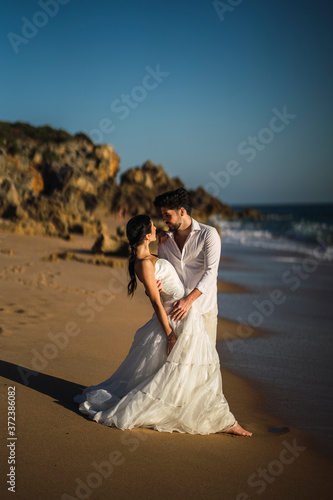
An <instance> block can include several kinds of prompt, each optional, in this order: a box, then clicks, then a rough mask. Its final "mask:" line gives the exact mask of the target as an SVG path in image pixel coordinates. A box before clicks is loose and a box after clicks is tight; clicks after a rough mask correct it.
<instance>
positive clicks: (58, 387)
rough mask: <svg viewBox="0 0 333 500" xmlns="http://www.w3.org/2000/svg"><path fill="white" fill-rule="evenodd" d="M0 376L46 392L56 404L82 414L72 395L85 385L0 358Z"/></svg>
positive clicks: (43, 392)
mask: <svg viewBox="0 0 333 500" xmlns="http://www.w3.org/2000/svg"><path fill="white" fill-rule="evenodd" d="M0 376H1V377H4V378H6V379H9V380H12V381H13V382H15V383H16V384H20V385H23V386H25V387H29V389H33V390H34V391H38V392H40V393H42V394H46V395H47V396H50V397H51V398H52V399H54V400H55V402H56V403H57V404H59V405H61V406H63V407H64V408H67V409H68V410H71V411H73V412H75V413H77V414H79V415H80V416H83V415H82V413H80V412H79V410H78V405H77V404H76V403H74V402H73V397H74V396H76V395H77V394H81V392H82V390H83V389H85V386H82V385H80V384H76V383H74V382H70V381H69V380H64V379H62V378H58V377H53V376H52V375H46V374H45V373H41V372H36V371H32V370H30V369H29V368H26V367H24V366H20V365H16V364H14V363H8V362H7V361H2V360H0Z"/></svg>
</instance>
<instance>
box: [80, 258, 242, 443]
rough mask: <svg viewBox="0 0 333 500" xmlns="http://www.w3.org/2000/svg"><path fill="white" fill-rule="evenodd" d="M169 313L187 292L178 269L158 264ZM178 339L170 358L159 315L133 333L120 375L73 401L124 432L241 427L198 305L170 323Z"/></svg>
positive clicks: (200, 431)
mask: <svg viewBox="0 0 333 500" xmlns="http://www.w3.org/2000/svg"><path fill="white" fill-rule="evenodd" d="M155 277H156V278H157V279H160V280H161V281H162V286H163V291H162V293H161V300H162V302H163V305H164V307H165V309H166V311H167V312H168V311H169V310H170V308H171V306H172V304H173V302H175V300H178V299H180V298H181V297H183V296H184V294H185V290H184V287H183V284H182V283H181V281H180V279H179V277H178V275H177V273H176V270H175V269H174V267H173V266H172V265H171V264H170V262H168V261H167V260H165V259H159V260H157V261H156V263H155ZM170 324H171V326H172V328H173V331H174V332H175V335H176V337H177V342H176V343H175V345H174V347H173V349H172V351H171V353H170V355H169V356H168V357H167V355H166V344H167V343H166V335H165V333H164V331H163V329H162V327H161V324H160V322H159V320H158V319H157V316H156V314H155V313H154V314H153V316H152V318H151V320H150V321H148V323H146V324H145V325H144V326H142V327H141V328H139V330H137V332H136V333H135V336H134V340H133V344H132V346H131V348H130V351H129V353H128V355H127V357H126V358H125V360H124V361H123V363H122V364H121V365H120V366H119V368H118V369H117V370H116V372H115V373H114V374H113V375H112V376H111V377H110V378H109V379H107V380H105V381H104V382H102V383H100V384H99V385H96V386H91V387H87V388H86V389H84V391H83V392H82V394H81V395H79V396H75V397H74V401H75V402H76V403H80V406H79V409H80V411H81V412H82V413H85V414H88V415H89V417H90V418H91V419H93V420H95V421H96V422H99V423H100V424H103V425H108V426H116V427H119V428H120V429H132V428H133V427H147V428H152V429H156V430H158V431H163V432H172V431H178V432H187V433H190V434H210V433H216V432H223V431H226V430H228V429H231V428H232V427H233V426H234V425H236V424H237V421H236V420H235V417H234V416H233V414H232V413H231V412H230V410H229V405H228V403H227V401H226V399H225V397H224V395H223V392H222V377H221V372H220V363H219V357H218V354H217V351H216V349H215V346H214V345H213V342H212V340H211V338H210V337H209V335H208V333H207V331H206V330H205V327H204V323H203V320H202V317H201V315H200V314H199V313H198V312H197V310H196V307H195V303H194V304H193V306H192V308H191V310H190V312H189V313H188V315H187V316H186V318H185V319H184V320H182V321H178V322H175V321H172V320H171V321H170Z"/></svg>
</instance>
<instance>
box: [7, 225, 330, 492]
mask: <svg viewBox="0 0 333 500" xmlns="http://www.w3.org/2000/svg"><path fill="white" fill-rule="evenodd" d="M93 240H94V237H76V238H75V239H74V240H73V241H63V240H61V239H58V238H52V239H50V238H49V239H48V238H45V237H33V236H23V235H16V234H8V235H7V236H6V237H5V238H3V241H2V245H1V249H2V250H4V249H6V248H7V249H8V250H12V251H13V253H0V280H1V285H2V286H1V291H0V297H1V303H2V304H3V305H2V306H1V311H0V314H1V315H0V320H1V324H0V326H1V329H2V330H1V335H0V343H1V348H2V352H3V355H2V361H1V362H0V368H1V373H0V374H1V394H2V397H5V396H6V395H7V390H8V386H12V385H14V384H15V386H16V397H17V409H16V411H17V437H18V441H17V443H18V445H17V450H16V453H17V459H18V460H17V464H18V465H17V471H16V475H17V491H16V498H18V499H23V498H27V497H26V494H27V492H28V493H29V497H30V498H37V497H43V498H45V497H47V498H50V499H53V498H63V497H62V495H64V494H65V493H66V494H67V495H71V496H72V497H74V498H79V496H77V495H78V491H81V494H83V493H82V492H83V491H84V486H83V485H85V487H86V488H88V489H90V494H89V497H90V495H91V498H98V499H103V498H107V496H108V495H109V493H110V487H111V486H112V491H114V492H115V494H116V496H117V498H119V499H127V498H133V497H135V498H139V499H141V498H147V497H148V498H149V497H150V498H152V497H153V498H155V497H156V498H157V497H159V498H163V499H164V498H165V499H166V498H169V497H170V495H172V496H173V497H174V498H176V499H178V498H179V499H181V498H182V499H183V498H187V497H189V496H191V497H193V498H198V499H199V498H200V499H201V498H202V499H203V498H207V497H208V498H212V499H216V500H217V499H220V498H221V497H222V496H223V498H226V499H229V498H230V499H234V498H238V500H240V499H243V500H244V499H247V498H253V497H254V494H255V496H256V494H257V493H258V494H259V490H260V485H259V484H255V483H256V482H257V483H258V482H260V481H261V488H264V490H265V492H266V493H265V495H266V494H267V497H266V498H283V497H286V496H288V495H289V496H290V491H293V493H292V497H293V499H298V498H299V499H301V498H302V500H303V499H306V498H309V499H310V498H311V499H312V498H314V496H315V494H316V493H318V489H319V488H320V490H321V491H323V492H326V491H327V494H328V492H329V491H330V490H329V484H328V483H329V480H328V477H329V475H328V471H329V462H328V460H327V459H326V457H324V456H322V455H321V454H319V453H318V452H317V451H316V450H315V449H313V447H312V445H311V444H310V443H309V441H308V438H307V436H306V434H305V433H304V432H301V431H298V430H297V429H294V428H290V432H289V433H287V434H283V435H276V434H275V435H274V434H270V433H268V432H267V428H268V427H269V426H272V425H283V423H282V422H281V420H279V419H278V418H277V417H276V416H275V415H273V414H270V413H269V412H267V409H266V408H265V404H264V402H263V398H262V395H261V393H260V392H258V391H257V390H256V388H255V387H254V386H253V384H252V382H249V381H248V380H246V379H244V378H242V377H240V376H236V375H235V374H234V373H231V372H230V371H229V370H228V369H225V368H224V367H223V360H222V362H221V365H222V377H223V387H224V393H225V396H226V398H227V400H228V402H229V405H230V408H231V411H232V412H233V413H234V414H235V417H236V419H237V420H238V421H239V423H240V424H241V425H243V426H244V427H245V428H249V430H251V431H253V432H254V436H253V437H252V438H242V437H234V436H230V435H226V434H216V435H214V434H213V435H208V436H200V435H186V434H178V433H173V434H166V433H158V432H157V431H152V430H148V429H134V430H132V431H120V430H119V429H115V428H112V429H110V428H108V427H104V426H102V425H99V424H97V423H95V422H93V421H90V420H89V419H87V418H86V417H84V416H83V415H81V414H80V413H79V412H78V410H77V405H75V404H74V403H73V402H72V397H73V396H74V395H76V394H78V393H79V392H80V391H81V389H82V387H84V386H86V385H92V384H94V383H98V382H100V381H102V380H105V379H106V378H107V377H108V376H110V375H111V374H112V373H113V372H114V371H115V369H116V368H117V366H118V365H119V364H120V363H121V361H122V360H123V358H124V357H125V355H126V354H127V352H128V349H129V347H130V345H131V342H132V338H133V335H134V332H135V330H136V329H137V328H138V327H140V326H141V325H142V324H144V323H145V322H146V321H147V319H148V318H149V317H150V316H151V307H150V304H149V302H148V300H147V297H146V296H145V295H144V292H143V289H142V286H140V287H139V288H138V291H137V293H136V295H135V297H134V299H133V300H129V299H128V298H127V296H126V283H127V280H126V270H125V269H124V268H119V269H118V268H117V269H112V268H105V267H104V268H103V267H101V266H96V265H95V266H94V265H86V264H84V263H81V262H76V261H59V262H46V261H43V260H42V258H43V257H45V256H46V255H48V254H49V253H51V252H52V251H55V250H59V251H63V250H64V249H67V250H72V251H74V250H75V249H78V248H80V249H81V251H82V250H84V249H85V248H86V249H88V247H89V248H91V246H92V243H93ZM220 286H221V285H220ZM222 286H224V287H225V290H228V292H227V291H225V293H229V294H239V293H240V287H239V286H235V287H234V288H233V285H232V284H231V283H224V284H223V285H222ZM105 290H107V291H108V292H106V291H105ZM232 290H234V291H232ZM103 291H104V292H103ZM98 298H99V299H102V301H104V304H102V302H101V301H99V302H98V306H99V310H98V309H97V308H95V309H94V304H95V305H96V300H97V299H98ZM88 311H89V312H88ZM73 323H75V324H76V330H75V329H74V327H73ZM69 324H71V328H70V327H69V326H68V325H69ZM66 328H67V329H66ZM226 328H228V330H230V329H231V328H234V329H235V328H237V323H236V322H232V321H230V320H227V319H224V320H222V321H221V322H219V331H220V333H219V338H220V336H221V334H223V330H224V331H225V329H226ZM64 332H65V333H66V332H67V333H68V335H67V341H68V342H67V344H66V345H65V346H64V347H63V348H61V347H58V349H57V353H56V355H55V352H56V350H55V349H54V348H53V351H52V350H50V347H49V348H46V345H50V344H52V343H53V344H54V343H55V340H54V339H55V338H56V337H57V336H58V341H59V342H60V337H61V336H60V333H62V334H64ZM69 332H71V333H69ZM74 333H76V335H75V334H74ZM258 333H259V335H260V334H261V333H262V332H260V331H259V332H258ZM61 338H62V339H65V340H63V342H64V343H65V342H66V336H65V335H63V336H62V337H61ZM52 339H53V340H52ZM59 345H60V344H59ZM36 353H37V354H39V356H38V355H37V354H36ZM46 354H48V356H49V357H47V356H46ZM50 355H51V356H50ZM33 356H35V358H34V357H33ZM43 359H44V362H43ZM33 360H34V362H33ZM31 370H34V372H32V371H31ZM35 372H37V373H35ZM1 418H2V419H3V420H4V421H6V412H5V408H4V407H3V408H2V410H1ZM2 437H3V439H4V440H5V436H2ZM288 447H289V448H288ZM283 450H287V451H285V452H284V451H283ZM290 450H291V451H290ZM112 453H113V455H112V456H111V454H112ZM287 453H288V459H289V463H287V462H283V457H284V456H285V455H286V454H287ZM110 457H111V458H110ZM112 460H113V472H112V473H111V472H110V474H109V476H108V477H103V475H102V474H101V473H98V472H97V469H96V467H98V466H99V465H100V464H101V463H102V462H106V461H109V462H110V461H112ZM1 461H2V462H3V465H4V466H3V467H2V470H3V471H7V467H8V465H7V460H6V456H2V457H1ZM110 463H111V462H110ZM277 463H279V464H280V465H276V464H277ZM94 464H95V465H94ZM272 464H273V465H272ZM274 464H275V465H274ZM265 467H266V468H267V469H268V471H269V472H268V476H267V477H268V480H266V479H262V478H261V479H259V476H258V475H259V474H260V473H259V472H258V471H259V469H260V468H265ZM274 467H275V468H274ZM278 467H280V468H279V469H278ZM235 470H237V475H236V476H235ZM41 471H43V473H42V474H41ZM93 472H94V473H95V474H96V473H97V474H99V477H100V485H99V486H98V487H96V488H94V487H89V485H88V483H89V478H92V477H93V476H91V474H92V473H93ZM257 476H258V477H257ZM96 477H97V476H96ZM170 478H172V480H170ZM91 481H92V482H91V484H93V480H91ZM79 485H81V490H77V488H79ZM6 490H7V488H6V484H5V477H4V474H2V477H1V491H2V492H3V493H4V498H7V497H8V498H10V497H9V492H7V491H6ZM86 491H88V490H86ZM161 491H162V493H161ZM87 494H88V493H87ZM325 494H326V493H325ZM186 495H187V496H186ZM64 498H66V497H64ZM67 498H68V497H67ZM87 498H88V496H87Z"/></svg>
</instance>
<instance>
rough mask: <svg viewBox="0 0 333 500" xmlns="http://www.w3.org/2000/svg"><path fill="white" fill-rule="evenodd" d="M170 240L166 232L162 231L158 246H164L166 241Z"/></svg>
mask: <svg viewBox="0 0 333 500" xmlns="http://www.w3.org/2000/svg"><path fill="white" fill-rule="evenodd" d="M168 238H169V236H168V234H167V232H166V231H163V230H162V231H160V233H159V235H158V243H157V245H158V246H159V245H163V243H165V242H166V240H167V239H168Z"/></svg>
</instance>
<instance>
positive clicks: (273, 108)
mask: <svg viewBox="0 0 333 500" xmlns="http://www.w3.org/2000/svg"><path fill="white" fill-rule="evenodd" d="M223 3H224V4H225V5H227V6H228V7H227V9H224V8H223V6H222V4H223ZM42 4H43V5H44V7H42ZM223 11H224V12H223ZM41 13H42V14H41ZM331 14H332V9H331V7H330V5H329V2H317V3H315V2H313V1H308V0H302V1H301V0H293V1H291V2H290V1H289V2H288V1H286V0H280V1H271V0H267V1H263V0H262V1H259V0H243V1H241V0H226V1H225V2H222V1H220V2H219V3H217V4H216V6H215V7H214V3H213V2H212V1H206V0H184V1H180V0H179V1H178V2H176V1H174V0H168V1H166V0H161V1H156V0H154V1H153V0H146V1H145V0H129V1H126V0H125V1H123V2H119V1H117V2H115V1H112V0H111V1H103V0H40V2H38V1H30V0H28V1H22V0H21V1H16V0H12V1H11V2H8V3H7V5H6V8H5V9H4V8H3V11H2V15H1V19H0V32H1V37H2V43H1V48H0V54H1V60H2V68H3V71H2V73H1V76H0V89H1V115H0V119H1V120H3V121H11V122H15V121H23V122H29V123H31V124H33V125H44V124H49V125H51V126H53V127H55V128H62V129H65V130H67V131H69V132H70V133H76V132H79V131H84V132H86V133H87V134H89V135H91V137H92V138H93V140H94V141H95V142H98V143H110V144H112V145H113V146H114V148H115V150H116V151H117V153H119V155H120V156H121V165H120V167H121V171H122V172H123V171H125V170H126V169H128V168H130V167H133V166H136V165H141V164H142V163H143V162H144V161H146V160H147V159H150V160H152V161H153V162H154V163H157V164H159V163H160V164H162V165H163V166H164V168H165V170H166V171H167V173H168V174H169V175H171V176H176V175H177V176H179V177H180V178H181V179H182V180H183V181H184V183H185V185H186V187H188V188H193V187H197V186H198V185H202V186H204V187H206V189H207V190H208V191H209V192H211V193H212V194H215V195H217V196H218V197H219V198H220V199H221V200H222V201H224V202H226V203H230V204H243V203H244V204H260V203H292V202H295V203H298V202H329V201H330V202H332V201H333V194H332V193H333V189H332V186H333V170H332V145H331V144H332V139H331V137H330V135H331V134H330V132H331V130H332V127H331V117H332V113H333V100H332V88H333V81H332V80H333V78H332V64H331V53H332V34H331V25H330V18H331ZM19 37H21V38H19ZM156 73H157V74H156ZM154 75H155V76H154ZM281 116H282V118H281ZM275 117H276V118H275ZM279 117H280V118H279Z"/></svg>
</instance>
